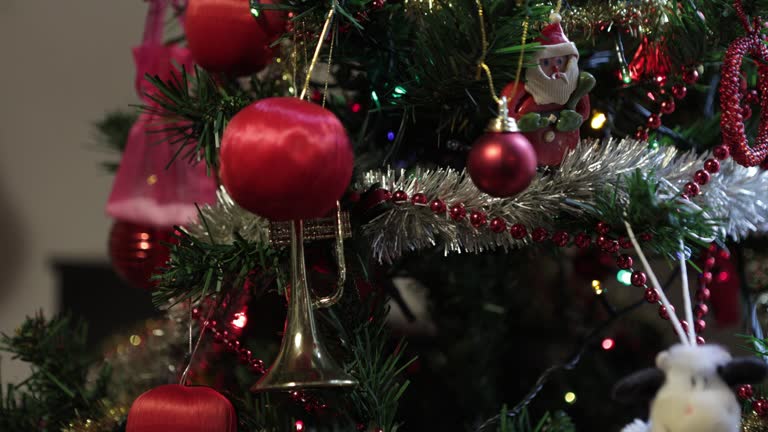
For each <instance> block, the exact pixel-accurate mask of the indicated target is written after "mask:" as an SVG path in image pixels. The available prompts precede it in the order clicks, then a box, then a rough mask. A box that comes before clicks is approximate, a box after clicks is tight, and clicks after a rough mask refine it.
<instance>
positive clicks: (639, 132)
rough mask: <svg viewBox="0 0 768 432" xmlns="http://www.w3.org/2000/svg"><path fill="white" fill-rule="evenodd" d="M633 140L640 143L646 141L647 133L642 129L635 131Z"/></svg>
mask: <svg viewBox="0 0 768 432" xmlns="http://www.w3.org/2000/svg"><path fill="white" fill-rule="evenodd" d="M635 138H636V139H638V140H640V141H646V140H647V139H648V131H647V130H646V129H643V128H639V129H637V131H636V132H635Z"/></svg>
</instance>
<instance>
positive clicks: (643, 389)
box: [613, 368, 664, 404]
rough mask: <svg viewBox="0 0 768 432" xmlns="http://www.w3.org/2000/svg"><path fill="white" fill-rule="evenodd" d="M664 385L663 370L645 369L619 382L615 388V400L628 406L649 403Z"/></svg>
mask: <svg viewBox="0 0 768 432" xmlns="http://www.w3.org/2000/svg"><path fill="white" fill-rule="evenodd" d="M663 384H664V372H663V371H662V370H661V369H657V368H648V369H643V370H641V371H639V372H635V373H633V374H632V375H630V376H628V377H626V378H624V379H622V380H621V381H619V382H618V384H616V385H615V386H614V387H613V399H614V400H617V401H619V402H622V403H627V404H629V403H638V402H648V401H650V400H651V399H653V397H654V396H656V392H657V391H659V388H661V386H662V385H663Z"/></svg>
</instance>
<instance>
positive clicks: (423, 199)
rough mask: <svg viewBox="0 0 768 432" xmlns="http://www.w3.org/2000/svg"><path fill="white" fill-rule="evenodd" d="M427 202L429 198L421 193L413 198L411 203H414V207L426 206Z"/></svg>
mask: <svg viewBox="0 0 768 432" xmlns="http://www.w3.org/2000/svg"><path fill="white" fill-rule="evenodd" d="M427 201H429V200H427V196H426V195H424V194H423V193H421V192H419V193H417V194H414V195H413V196H412V197H411V203H413V205H425V204H426V203H427Z"/></svg>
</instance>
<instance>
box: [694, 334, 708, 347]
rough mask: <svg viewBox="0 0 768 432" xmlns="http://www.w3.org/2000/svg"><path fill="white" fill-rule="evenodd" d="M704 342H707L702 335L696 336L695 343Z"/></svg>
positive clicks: (701, 343) (700, 343)
mask: <svg viewBox="0 0 768 432" xmlns="http://www.w3.org/2000/svg"><path fill="white" fill-rule="evenodd" d="M705 343H707V341H705V340H704V338H703V337H701V336H696V345H704V344H705Z"/></svg>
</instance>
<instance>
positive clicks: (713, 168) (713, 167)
mask: <svg viewBox="0 0 768 432" xmlns="http://www.w3.org/2000/svg"><path fill="white" fill-rule="evenodd" d="M704 169H705V170H707V172H709V173H710V174H715V173H717V172H719V171H720V162H718V161H716V160H714V159H707V161H706V162H704Z"/></svg>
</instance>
